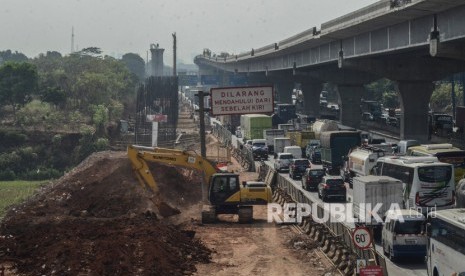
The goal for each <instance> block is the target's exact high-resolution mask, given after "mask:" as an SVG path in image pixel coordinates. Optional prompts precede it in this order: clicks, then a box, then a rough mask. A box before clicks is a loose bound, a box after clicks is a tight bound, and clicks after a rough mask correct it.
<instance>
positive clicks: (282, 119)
mask: <svg viewBox="0 0 465 276" xmlns="http://www.w3.org/2000/svg"><path fill="white" fill-rule="evenodd" d="M273 117H274V123H275V125H277V124H286V123H287V122H289V121H290V120H292V119H295V118H297V114H296V110H295V104H277V105H276V106H275V116H273Z"/></svg>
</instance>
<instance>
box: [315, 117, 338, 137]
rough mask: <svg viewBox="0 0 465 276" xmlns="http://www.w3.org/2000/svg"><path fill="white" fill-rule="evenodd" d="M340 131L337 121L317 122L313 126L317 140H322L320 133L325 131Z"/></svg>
mask: <svg viewBox="0 0 465 276" xmlns="http://www.w3.org/2000/svg"><path fill="white" fill-rule="evenodd" d="M335 130H339V127H338V125H337V122H336V121H332V120H316V121H315V122H314V123H313V125H312V131H313V133H315V138H316V139H320V133H321V132H323V131H335Z"/></svg>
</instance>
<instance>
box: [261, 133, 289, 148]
mask: <svg viewBox="0 0 465 276" xmlns="http://www.w3.org/2000/svg"><path fill="white" fill-rule="evenodd" d="M263 137H264V138H265V140H266V145H267V146H268V152H270V153H273V152H274V138H280V137H284V130H283V129H265V130H263Z"/></svg>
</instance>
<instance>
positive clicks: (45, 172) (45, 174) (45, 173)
mask: <svg viewBox="0 0 465 276" xmlns="http://www.w3.org/2000/svg"><path fill="white" fill-rule="evenodd" d="M62 175H63V173H62V172H60V171H58V170H56V169H54V168H39V169H36V170H29V171H27V172H25V173H24V174H22V175H21V179H24V180H48V179H56V178H59V177H61V176H62Z"/></svg>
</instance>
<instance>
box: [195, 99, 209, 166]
mask: <svg viewBox="0 0 465 276" xmlns="http://www.w3.org/2000/svg"><path fill="white" fill-rule="evenodd" d="M209 95H210V93H204V92H203V91H198V92H197V94H195V96H196V97H199V109H198V110H196V111H198V112H199V120H200V155H201V156H202V157H203V158H207V146H206V145H205V112H208V111H210V109H209V108H204V104H203V103H204V102H203V99H204V97H205V96H209Z"/></svg>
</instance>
